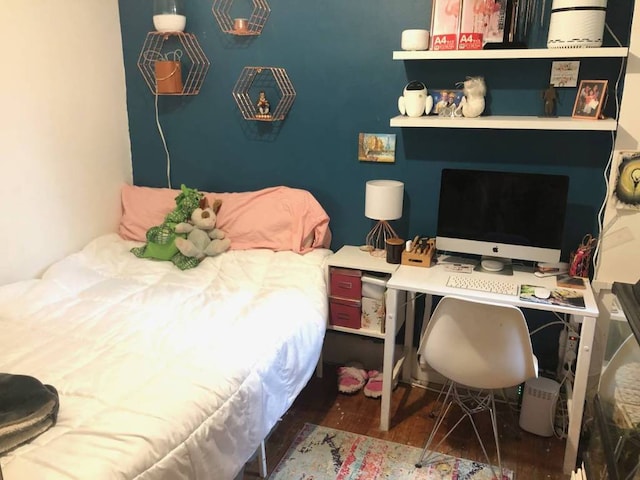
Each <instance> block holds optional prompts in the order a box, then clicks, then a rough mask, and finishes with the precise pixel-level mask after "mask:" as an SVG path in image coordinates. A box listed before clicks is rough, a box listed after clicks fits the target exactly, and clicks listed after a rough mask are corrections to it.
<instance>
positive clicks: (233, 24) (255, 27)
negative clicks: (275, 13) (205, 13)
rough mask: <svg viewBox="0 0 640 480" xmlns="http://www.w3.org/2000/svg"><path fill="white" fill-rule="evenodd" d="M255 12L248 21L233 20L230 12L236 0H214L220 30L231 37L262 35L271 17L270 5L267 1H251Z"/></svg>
mask: <svg viewBox="0 0 640 480" xmlns="http://www.w3.org/2000/svg"><path fill="white" fill-rule="evenodd" d="M251 1H252V2H253V11H252V12H251V16H250V17H249V19H248V21H246V20H245V19H242V18H235V19H233V18H231V15H230V10H231V6H232V5H233V2H234V0H213V7H212V8H211V10H212V11H213V16H214V17H215V19H216V21H217V22H218V25H220V29H221V30H222V31H223V32H225V33H229V34H231V35H245V36H246V35H260V33H262V28H263V27H264V24H265V23H267V18H268V17H269V12H271V9H270V8H269V4H268V3H267V0H251Z"/></svg>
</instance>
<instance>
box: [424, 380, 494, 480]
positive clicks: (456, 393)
mask: <svg viewBox="0 0 640 480" xmlns="http://www.w3.org/2000/svg"><path fill="white" fill-rule="evenodd" d="M460 390H463V391H464V392H465V393H462V392H461V391H460ZM453 403H455V404H456V405H458V407H460V409H461V410H462V416H461V417H460V418H459V419H458V421H457V422H456V423H455V424H454V425H453V427H451V428H450V429H449V431H448V432H447V433H446V434H445V435H444V437H442V439H441V440H440V441H439V442H438V443H437V444H436V445H435V446H434V447H433V448H431V447H432V443H433V440H434V438H435V436H436V433H437V432H438V430H439V428H440V426H441V425H442V422H443V421H444V418H445V417H446V415H447V413H448V412H449V409H450V407H451V405H452V404H453ZM486 410H488V411H489V414H490V417H491V426H492V429H493V439H494V441H495V444H496V452H497V456H498V469H499V471H500V474H499V475H498V472H496V470H495V468H494V466H493V464H492V463H491V460H490V459H489V455H488V454H487V450H486V448H485V446H484V443H483V442H482V438H480V432H479V431H478V427H477V426H476V423H475V421H474V420H473V415H475V414H476V413H479V412H484V411H486ZM465 418H468V419H469V420H470V421H471V426H472V427H473V431H474V432H475V434H476V438H477V439H478V442H479V443H480V447H481V448H482V453H484V456H485V458H486V459H487V464H488V465H489V467H490V468H491V471H492V473H493V475H494V477H495V478H497V479H500V480H502V478H503V476H502V474H503V472H502V459H501V458H500V445H499V443H498V422H497V418H496V405H495V400H494V396H493V391H484V390H483V391H479V392H478V391H469V390H466V389H465V388H464V387H459V386H458V385H456V384H455V383H453V382H450V385H449V388H448V389H447V393H446V395H445V398H444V401H443V405H442V407H441V408H440V410H439V412H438V416H437V418H436V421H435V424H434V426H433V429H432V430H431V433H430V434H429V438H428V439H427V442H426V444H425V446H424V449H423V450H422V454H421V455H420V459H419V460H418V462H417V463H416V467H417V468H420V467H422V466H423V465H426V464H429V463H433V461H434V458H437V456H438V455H441V454H440V453H438V450H439V448H440V446H441V445H442V443H444V441H445V440H446V439H447V438H448V437H449V435H450V434H451V432H453V431H454V430H455V429H456V427H457V426H458V425H460V423H462V421H463V420H464V419H465Z"/></svg>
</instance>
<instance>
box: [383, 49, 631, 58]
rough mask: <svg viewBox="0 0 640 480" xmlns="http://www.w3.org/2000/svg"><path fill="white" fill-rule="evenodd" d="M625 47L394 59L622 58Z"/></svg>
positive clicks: (403, 54) (413, 54)
mask: <svg viewBox="0 0 640 480" xmlns="http://www.w3.org/2000/svg"><path fill="white" fill-rule="evenodd" d="M628 54H629V49H628V48H627V47H601V48H531V49H528V48H522V49H517V48H516V49H504V50H449V51H442V50H441V51H431V50H420V51H405V50H400V51H395V52H393V59H394V60H483V59H484V60H500V59H520V60H525V59H527V58H606V57H609V58H612V57H613V58H616V57H618V58H623V57H626V56H627V55H628Z"/></svg>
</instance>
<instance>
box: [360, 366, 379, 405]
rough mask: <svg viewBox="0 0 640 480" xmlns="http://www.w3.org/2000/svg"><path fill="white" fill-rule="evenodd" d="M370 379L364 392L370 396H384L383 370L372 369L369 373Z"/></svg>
mask: <svg viewBox="0 0 640 480" xmlns="http://www.w3.org/2000/svg"><path fill="white" fill-rule="evenodd" d="M368 375H369V380H368V381H367V384H366V385H365V387H364V394H365V396H367V397H370V398H380V397H381V396H382V372H379V371H378V370H371V371H369V373H368Z"/></svg>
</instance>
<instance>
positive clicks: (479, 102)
mask: <svg viewBox="0 0 640 480" xmlns="http://www.w3.org/2000/svg"><path fill="white" fill-rule="evenodd" d="M462 93H463V94H464V97H462V100H461V101H460V105H459V106H458V108H457V109H456V113H457V114H460V112H462V116H463V117H469V118H473V117H479V116H480V115H481V114H482V112H484V96H485V95H486V93H487V87H486V85H485V83H484V78H482V77H468V78H467V79H466V80H465V81H464V86H463V89H462Z"/></svg>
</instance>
